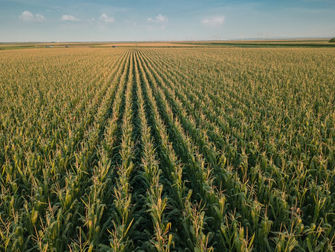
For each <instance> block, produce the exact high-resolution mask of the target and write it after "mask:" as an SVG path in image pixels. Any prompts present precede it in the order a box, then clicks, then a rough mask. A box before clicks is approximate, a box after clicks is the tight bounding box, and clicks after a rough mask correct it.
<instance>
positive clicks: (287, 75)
mask: <svg viewBox="0 0 335 252" xmlns="http://www.w3.org/2000/svg"><path fill="white" fill-rule="evenodd" d="M184 43H185V44H180V43H173V42H171V43H170V42H169V43H125V44H111V43H108V44H107V43H104V44H101V43H100V44H94V43H91V44H76V43H72V44H64V43H58V44H52V46H55V47H54V48H46V47H48V46H50V45H51V44H30V45H27V44H24V45H19V44H16V45H13V44H12V45H3V44H1V45H0V48H5V47H6V48H7V47H8V48H7V49H17V50H4V49H3V50H2V51H0V111H1V113H0V251H213V250H215V251H278V252H279V251H310V252H311V251H333V249H334V247H335V71H334V66H335V49H333V48H326V47H323V48H314V46H309V47H313V48H304V47H305V44H306V43H308V44H310V45H314V44H316V45H318V46H317V47H320V45H321V44H325V45H328V44H327V43H326V42H323V41H322V42H320V41H311V42H306V41H304V42H299V43H301V44H302V46H301V47H299V48H296V44H298V42H285V41H284V42H281V41H280V42H277V41H273V42H266V44H267V45H270V44H271V45H273V44H274V45H277V44H281V45H286V44H289V45H290V48H286V46H285V47H283V46H280V48H267V47H268V46H263V44H264V42H245V43H241V42H231V43H232V44H234V43H235V44H234V45H230V44H229V43H228V44H227V43H223V42H212V43H204V42H197V43H190V42H184ZM250 43H252V44H253V45H259V47H262V48H257V47H258V46H253V47H255V48H238V47H240V46H241V45H240V44H243V45H244V44H246V45H247V46H248V45H249V44H250ZM292 43H293V44H294V46H292V45H291V44H292ZM25 45H26V46H32V47H35V48H33V49H27V48H26V47H24V46H25ZM65 45H68V46H69V48H61V47H64V46H65ZM115 45H116V46H118V47H117V48H112V47H111V46H115ZM20 46H22V47H23V48H26V49H24V50H20V49H18V48H19V47H20ZM181 46H186V48H182V47H181ZM231 46H233V47H231ZM235 46H236V47H235ZM14 47H17V48H14ZM38 47H39V48H38ZM93 47H99V48H93ZM104 47H106V48H104ZM157 47H161V48H157ZM170 47H176V48H170Z"/></svg>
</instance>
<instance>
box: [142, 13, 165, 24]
mask: <svg viewBox="0 0 335 252" xmlns="http://www.w3.org/2000/svg"><path fill="white" fill-rule="evenodd" d="M147 21H148V22H150V23H160V24H163V23H167V22H168V21H169V19H168V18H167V16H163V15H162V14H158V15H157V16H156V17H154V18H152V17H149V18H147Z"/></svg>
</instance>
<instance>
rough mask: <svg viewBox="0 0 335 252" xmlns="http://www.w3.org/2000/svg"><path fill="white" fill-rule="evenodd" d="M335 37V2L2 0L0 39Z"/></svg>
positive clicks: (144, 39) (319, 0)
mask: <svg viewBox="0 0 335 252" xmlns="http://www.w3.org/2000/svg"><path fill="white" fill-rule="evenodd" d="M298 37H335V0H290V1H289V0H267V1H265V0H253V1H251V0H235V1H233V0H203V1H200V0H118V1H116V0H96V1H88V0H81V1H80V0H58V1H52V0H29V1H28V0H0V42H8V41H24V42H26V41H152V40H219V39H223V40H229V39H250V38H259V39H270V38H298Z"/></svg>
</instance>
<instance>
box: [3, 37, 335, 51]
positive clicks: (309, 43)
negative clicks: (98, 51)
mask: <svg viewBox="0 0 335 252" xmlns="http://www.w3.org/2000/svg"><path fill="white" fill-rule="evenodd" d="M64 47H67V48H79V47H80V48H83V47H84V48H108V47H111V48H115V47H131V48H132V47H144V48H148V47H152V48H159V47H166V48H170V47H245V48H266V47H268V48H274V47H287V48H288V47H293V48H296V47H307V48H322V47H325V48H327V47H329V48H335V43H330V42H329V40H315V39H314V40H276V41H271V40H263V41H256V40H255V41H252V40H245V41H179V42H115V43H112V42H82V43H79V42H78V43H76V42H71V43H63V42H62V43H58V42H57V43H0V50H10V49H30V48H64Z"/></svg>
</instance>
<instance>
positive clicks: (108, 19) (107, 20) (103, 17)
mask: <svg viewBox="0 0 335 252" xmlns="http://www.w3.org/2000/svg"><path fill="white" fill-rule="evenodd" d="M100 21H102V22H104V23H114V22H115V19H114V18H113V17H110V16H108V15H107V14H106V13H102V14H101V16H100Z"/></svg>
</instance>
